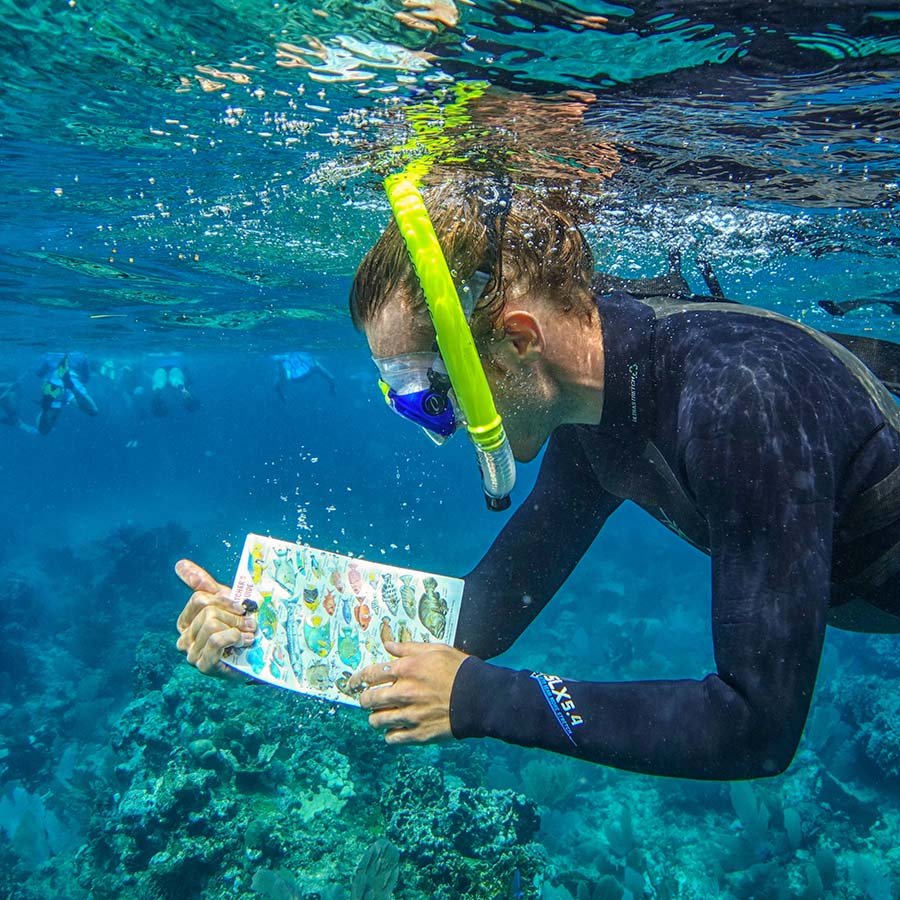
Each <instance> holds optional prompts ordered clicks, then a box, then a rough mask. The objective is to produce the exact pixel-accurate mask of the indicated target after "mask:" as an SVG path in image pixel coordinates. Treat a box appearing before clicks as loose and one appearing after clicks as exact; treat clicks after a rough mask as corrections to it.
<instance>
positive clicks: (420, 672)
mask: <svg viewBox="0 0 900 900" xmlns="http://www.w3.org/2000/svg"><path fill="white" fill-rule="evenodd" d="M384 647H385V649H386V650H387V652H388V653H390V654H391V655H392V656H396V657H398V658H397V659H395V660H393V661H391V662H390V663H379V664H376V665H372V666H366V668H365V669H362V670H360V671H359V672H357V673H356V674H355V675H354V676H353V677H352V678H351V679H350V683H349V687H350V688H351V689H353V688H356V689H359V688H365V690H363V692H362V693H361V694H360V695H359V702H360V705H361V706H362V707H363V709H370V710H372V712H371V713H370V714H369V724H370V725H371V726H372V727H373V728H377V729H379V730H381V731H384V733H385V734H384V739H385V741H386V742H387V743H388V744H433V743H437V742H438V741H446V740H449V739H450V738H451V737H453V732H452V731H451V730H450V691H451V690H452V688H453V680H454V679H455V678H456V673H457V671H458V670H459V667H460V666H461V665H462V663H463V660H464V659H465V658H466V656H467V654H465V653H463V652H462V651H461V650H456V649H455V648H453V647H449V646H447V644H414V643H403V644H401V643H396V642H394V641H386V642H385V645H384Z"/></svg>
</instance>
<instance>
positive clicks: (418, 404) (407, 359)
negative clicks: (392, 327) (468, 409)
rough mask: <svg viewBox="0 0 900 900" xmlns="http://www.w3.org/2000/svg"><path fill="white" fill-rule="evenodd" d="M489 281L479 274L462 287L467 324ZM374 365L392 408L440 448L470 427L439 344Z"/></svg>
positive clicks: (481, 273)
mask: <svg viewBox="0 0 900 900" xmlns="http://www.w3.org/2000/svg"><path fill="white" fill-rule="evenodd" d="M488 281H489V276H488V275H487V274H486V273H485V272H481V271H478V272H475V274H474V275H473V276H472V277H471V278H470V279H469V280H468V281H467V282H465V283H464V284H463V285H461V287H460V289H459V299H460V305H461V306H462V309H463V313H464V315H465V317H466V321H468V320H469V319H470V318H471V317H472V310H473V309H474V308H475V304H476V303H477V302H478V300H479V298H480V297H481V295H482V293H483V292H484V288H485V286H486V285H487V283H488ZM374 362H375V365H376V366H378V372H379V374H380V375H381V378H380V379H379V381H378V386H379V387H380V388H381V392H382V394H384V399H385V402H386V403H387V404H388V406H390V408H391V409H392V410H393V411H394V412H395V413H397V415H399V416H403V418H404V419H407V420H409V421H410V422H413V423H414V424H415V425H418V426H419V427H420V428H421V429H422V430H423V431H424V432H425V434H426V435H428V437H429V438H431V440H432V441H434V442H435V443H436V444H438V445H440V444H443V443H444V441H446V440H447V439H448V438H450V437H452V436H453V433H454V432H455V431H456V429H457V428H459V427H460V426H463V425H465V424H466V423H465V420H464V418H463V416H462V413H461V412H460V410H459V407H458V404H457V403H456V398H455V397H454V395H453V388H452V386H451V384H450V377H449V375H448V374H447V369H446V367H445V366H444V361H443V360H442V359H441V355H440V353H438V351H437V344H435V346H434V348H433V349H432V350H430V351H421V352H416V353H402V354H400V355H399V356H389V357H383V358H381V359H376V360H375V361H374Z"/></svg>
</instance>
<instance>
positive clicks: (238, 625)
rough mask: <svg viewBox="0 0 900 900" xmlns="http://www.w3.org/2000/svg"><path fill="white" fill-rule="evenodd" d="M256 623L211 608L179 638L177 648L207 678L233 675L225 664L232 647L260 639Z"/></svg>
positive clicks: (244, 645)
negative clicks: (223, 658)
mask: <svg viewBox="0 0 900 900" xmlns="http://www.w3.org/2000/svg"><path fill="white" fill-rule="evenodd" d="M256 627H257V626H256V619H255V618H254V617H253V616H236V615H234V614H233V613H229V612H227V611H226V610H222V609H220V608H218V607H215V606H210V607H207V608H206V609H205V610H203V612H202V613H201V614H200V615H199V616H198V617H197V618H196V619H195V620H194V621H193V622H192V623H191V625H190V627H189V628H187V629H186V630H185V631H184V632H183V633H182V634H181V636H180V637H179V638H178V642H177V646H178V649H179V650H181V651H182V652H183V653H184V654H185V655H186V657H187V661H188V662H189V663H190V664H191V665H192V666H196V667H197V669H199V670H200V671H201V672H203V673H204V674H205V675H224V674H229V675H233V674H234V672H233V670H232V669H230V668H229V667H228V666H226V665H225V664H224V663H223V662H222V657H223V656H224V655H225V654H226V653H227V652H228V651H229V648H231V647H247V646H249V645H250V644H252V643H253V641H254V640H255V637H256V634H255V632H256Z"/></svg>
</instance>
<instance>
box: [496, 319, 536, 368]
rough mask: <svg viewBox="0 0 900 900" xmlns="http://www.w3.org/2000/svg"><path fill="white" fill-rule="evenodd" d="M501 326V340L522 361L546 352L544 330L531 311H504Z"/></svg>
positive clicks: (529, 360) (527, 360)
mask: <svg viewBox="0 0 900 900" xmlns="http://www.w3.org/2000/svg"><path fill="white" fill-rule="evenodd" d="M500 327H501V328H502V330H503V333H502V338H501V340H502V341H503V342H504V343H505V344H507V346H508V349H509V350H510V351H511V352H512V353H513V354H514V355H515V357H516V358H517V359H518V360H519V361H520V362H532V361H534V360H535V359H537V358H538V357H539V356H540V355H541V354H542V353H543V352H544V331H543V329H542V328H541V323H540V322H539V321H538V320H537V319H536V318H535V317H534V316H533V315H532V314H531V313H530V312H526V311H525V310H521V309H514V310H510V311H509V312H507V313H504V314H503V319H502V321H501V323H500Z"/></svg>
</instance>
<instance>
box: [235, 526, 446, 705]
mask: <svg viewBox="0 0 900 900" xmlns="http://www.w3.org/2000/svg"><path fill="white" fill-rule="evenodd" d="M462 593H463V581H462V579H460V578H448V577H446V576H444V575H432V574H430V573H428V572H417V571H415V570H414V569H401V568H398V567H397V566H388V565H384V564H383V563H376V562H369V561H368V560H363V559H355V558H354V557H351V556H344V555H342V554H340V553H333V552H332V551H330V550H317V549H316V548H315V547H308V546H306V545H304V544H292V543H288V542H287V541H279V540H276V539H274V538H270V537H264V536H263V535H259V534H248V535H247V540H246V541H245V542H244V550H243V552H242V553H241V561H240V563H239V565H238V571H237V575H236V576H235V579H234V585H233V588H232V596H233V597H234V599H235V600H238V601H252V602H254V603H256V604H257V613H256V614H257V616H258V618H259V629H258V631H257V632H256V640H255V641H254V643H253V644H251V645H250V646H249V647H244V648H240V649H237V650H235V652H234V653H233V655H231V656H227V657H225V659H224V662H225V663H226V664H227V665H229V666H231V667H232V668H234V669H237V670H238V671H240V672H244V673H246V674H247V675H249V676H251V677H252V678H256V679H259V680H260V681H266V682H269V683H270V684H274V685H277V686H278V687H283V688H287V689H288V690H291V691H299V692H300V693H302V694H309V695H311V696H313V697H321V698H322V699H324V700H333V701H335V702H337V703H347V704H350V705H353V706H358V705H359V703H358V701H357V700H356V698H355V697H354V696H353V695H352V694H348V693H347V689H346V688H347V680H348V679H349V678H350V676H351V675H352V674H353V673H354V672H356V671H357V670H358V669H361V668H362V667H364V666H367V665H369V664H371V663H377V662H386V661H387V660H389V659H390V658H391V656H390V654H389V653H388V652H387V650H385V649H384V642H385V641H426V642H438V643H443V644H452V643H453V638H454V637H455V635H456V623H457V620H458V619H459V607H460V602H461V601H462Z"/></svg>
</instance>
